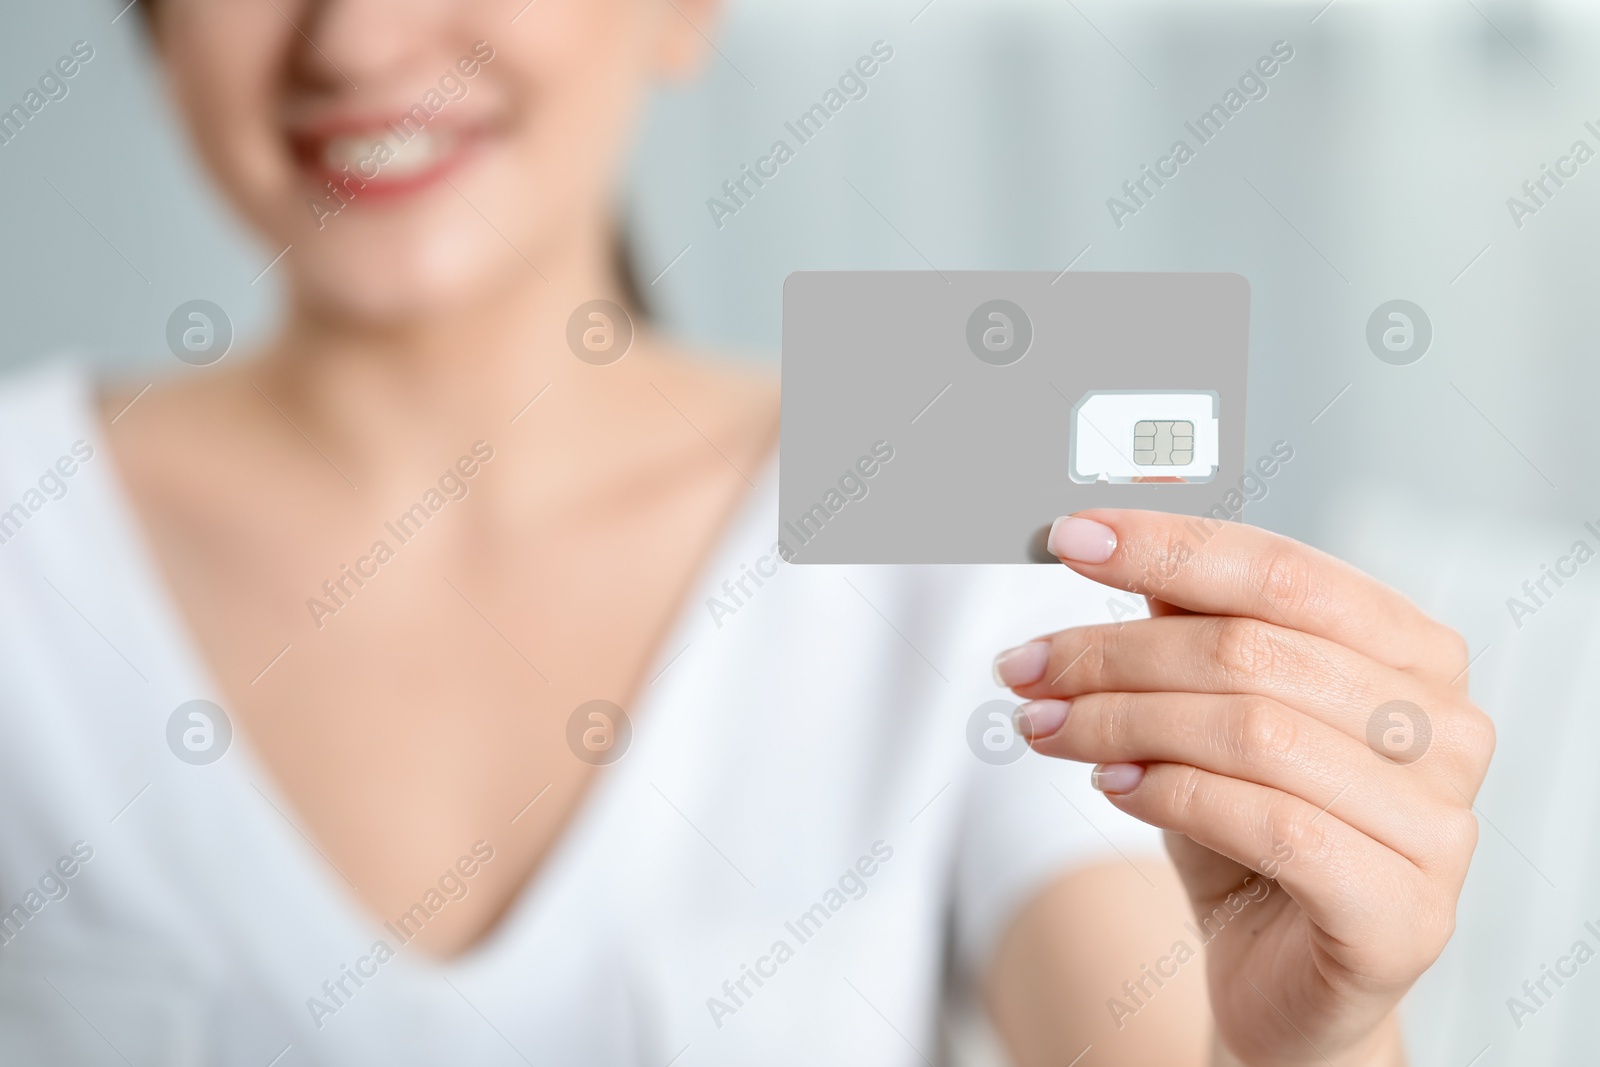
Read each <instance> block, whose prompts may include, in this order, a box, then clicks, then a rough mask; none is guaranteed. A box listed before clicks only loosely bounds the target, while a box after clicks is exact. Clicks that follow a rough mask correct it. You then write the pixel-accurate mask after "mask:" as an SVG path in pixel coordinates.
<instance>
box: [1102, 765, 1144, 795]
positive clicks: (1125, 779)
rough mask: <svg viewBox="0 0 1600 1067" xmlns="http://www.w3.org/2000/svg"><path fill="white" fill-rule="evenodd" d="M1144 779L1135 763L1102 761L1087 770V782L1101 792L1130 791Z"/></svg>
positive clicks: (1142, 769)
mask: <svg viewBox="0 0 1600 1067" xmlns="http://www.w3.org/2000/svg"><path fill="white" fill-rule="evenodd" d="M1142 781H1144V768H1143V767H1141V766H1139V765H1138V764H1137V763H1102V764H1100V766H1098V767H1096V768H1095V769H1094V770H1092V771H1090V772H1089V784H1090V785H1092V786H1094V787H1095V788H1096V789H1098V790H1100V792H1102V793H1131V792H1133V791H1134V790H1135V789H1137V788H1139V783H1140V782H1142Z"/></svg>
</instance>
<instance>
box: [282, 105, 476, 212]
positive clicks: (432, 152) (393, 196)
mask: <svg viewBox="0 0 1600 1067" xmlns="http://www.w3.org/2000/svg"><path fill="white" fill-rule="evenodd" d="M481 141H482V131H480V130H477V129H475V128H470V127H463V126H459V125H447V124H445V123H442V122H436V123H433V124H430V125H428V126H425V127H422V128H420V129H418V128H417V127H416V124H415V121H414V120H410V121H409V122H408V120H407V118H397V119H394V120H391V121H387V122H378V123H367V124H363V125H361V126H359V127H355V126H351V127H346V128H343V129H337V130H327V131H322V132H308V133H303V134H299V135H295V136H293V137H292V138H291V144H292V147H293V151H294V156H295V160H296V162H297V163H298V164H299V167H300V170H301V172H302V173H303V174H304V175H305V177H306V178H307V179H308V181H309V182H310V183H311V184H312V185H314V186H316V187H318V192H319V193H320V194H321V195H322V196H324V197H336V198H337V199H338V201H339V202H341V203H343V204H345V205H350V204H360V203H362V202H367V203H371V202H375V201H393V200H397V199H401V198H405V197H410V196H415V195H417V194H419V193H421V192H423V191H425V190H427V189H430V188H433V187H434V186H437V185H441V184H443V183H444V181H445V180H446V178H447V176H448V175H449V174H451V173H453V172H454V171H457V170H459V169H460V168H461V167H462V166H464V165H465V164H466V163H467V162H468V160H469V159H470V158H471V156H472V155H473V152H474V149H475V148H476V147H477V146H478V145H479V143H480V142H481ZM330 186H331V188H330ZM330 203H331V201H330Z"/></svg>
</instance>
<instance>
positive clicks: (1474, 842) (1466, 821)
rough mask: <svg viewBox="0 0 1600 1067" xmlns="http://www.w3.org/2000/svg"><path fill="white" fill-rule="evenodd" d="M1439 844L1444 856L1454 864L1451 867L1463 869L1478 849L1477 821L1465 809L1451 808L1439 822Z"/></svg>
mask: <svg viewBox="0 0 1600 1067" xmlns="http://www.w3.org/2000/svg"><path fill="white" fill-rule="evenodd" d="M1438 833H1439V844H1440V847H1441V848H1442V850H1443V852H1444V855H1445V857H1446V858H1448V859H1453V860H1454V861H1455V862H1454V863H1452V864H1451V866H1459V867H1463V868H1464V867H1465V866H1466V862H1467V860H1468V859H1469V858H1470V857H1471V856H1472V853H1473V850H1474V849H1476V848H1477V847H1478V820H1477V818H1476V817H1475V816H1474V815H1473V814H1472V812H1471V811H1470V810H1468V809H1466V808H1452V809H1451V810H1450V813H1449V814H1447V815H1446V816H1445V817H1444V818H1442V819H1440V820H1439V830H1438Z"/></svg>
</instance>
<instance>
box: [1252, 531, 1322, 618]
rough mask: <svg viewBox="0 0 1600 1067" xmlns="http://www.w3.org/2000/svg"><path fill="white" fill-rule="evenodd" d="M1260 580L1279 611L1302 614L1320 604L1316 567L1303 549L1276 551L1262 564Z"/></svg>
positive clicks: (1288, 547) (1283, 547) (1285, 547)
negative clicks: (1317, 603)
mask: <svg viewBox="0 0 1600 1067" xmlns="http://www.w3.org/2000/svg"><path fill="white" fill-rule="evenodd" d="M1256 578H1257V581H1258V584H1259V586H1260V589H1261V593H1262V595H1263V596H1265V597H1266V598H1267V600H1268V602H1269V603H1271V604H1273V605H1274V606H1275V607H1277V608H1280V609H1283V610H1286V611H1288V612H1291V613H1298V612H1300V611H1302V610H1304V609H1306V608H1308V607H1311V606H1313V605H1314V604H1315V602H1316V599H1317V595H1318V594H1317V579H1316V566H1315V564H1314V561H1313V560H1312V558H1311V557H1310V556H1309V555H1307V554H1306V552H1305V551H1304V550H1303V549H1301V548H1300V547H1299V546H1296V545H1288V544H1284V545H1278V546H1276V547H1274V548H1273V549H1272V550H1271V551H1270V552H1268V554H1267V555H1266V557H1265V558H1264V559H1263V560H1262V562H1261V564H1260V568H1259V569H1258V571H1257V572H1256Z"/></svg>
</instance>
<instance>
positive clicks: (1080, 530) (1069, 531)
mask: <svg viewBox="0 0 1600 1067" xmlns="http://www.w3.org/2000/svg"><path fill="white" fill-rule="evenodd" d="M1047 544H1048V545H1049V548H1050V554H1051V555H1052V556H1054V557H1056V558H1057V559H1070V560H1072V562H1074V563H1104V562H1105V561H1106V560H1108V559H1110V558H1111V553H1113V552H1115V551H1116V550H1117V531H1115V530H1113V529H1112V528H1111V527H1109V526H1107V525H1106V524H1105V523H1102V522H1095V521H1094V520H1093V519H1080V518H1078V517H1077V516H1075V515H1068V516H1066V517H1064V518H1060V519H1057V520H1056V521H1055V525H1053V526H1051V527H1050V540H1049V541H1048V542H1047Z"/></svg>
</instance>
